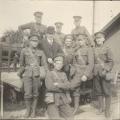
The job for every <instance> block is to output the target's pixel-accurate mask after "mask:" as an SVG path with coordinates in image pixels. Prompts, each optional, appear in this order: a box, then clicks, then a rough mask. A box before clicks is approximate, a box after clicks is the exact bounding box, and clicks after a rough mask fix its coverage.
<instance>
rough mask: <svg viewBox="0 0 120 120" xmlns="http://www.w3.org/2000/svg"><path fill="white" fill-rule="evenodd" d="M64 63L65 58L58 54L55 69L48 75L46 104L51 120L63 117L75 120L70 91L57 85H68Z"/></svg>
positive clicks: (55, 59)
mask: <svg viewBox="0 0 120 120" xmlns="http://www.w3.org/2000/svg"><path fill="white" fill-rule="evenodd" d="M63 63H64V57H63V55H62V54H58V55H57V56H56V57H55V58H54V69H53V70H52V71H49V72H48V73H47V75H46V80H45V84H46V88H47V93H46V100H45V101H46V103H47V105H48V106H47V112H48V116H49V118H50V119H60V118H61V117H63V118H65V120H73V114H72V108H71V107H70V105H69V104H70V102H71V100H70V97H69V95H68V91H67V90H64V89H59V88H58V87H57V86H56V85H54V84H55V83H58V84H59V83H60V84H61V83H62V84H67V83H68V80H67V76H66V74H65V73H64V72H63V71H62V67H63Z"/></svg>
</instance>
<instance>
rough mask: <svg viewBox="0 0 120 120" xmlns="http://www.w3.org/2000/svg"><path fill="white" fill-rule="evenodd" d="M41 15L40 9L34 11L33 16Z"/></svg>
mask: <svg viewBox="0 0 120 120" xmlns="http://www.w3.org/2000/svg"><path fill="white" fill-rule="evenodd" d="M42 15H43V13H42V12H40V11H36V12H34V16H36V17H41V16H42Z"/></svg>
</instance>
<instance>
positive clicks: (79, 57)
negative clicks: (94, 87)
mask: <svg viewBox="0 0 120 120" xmlns="http://www.w3.org/2000/svg"><path fill="white" fill-rule="evenodd" d="M73 64H74V66H75V68H76V74H75V76H74V78H73V83H74V80H75V82H76V80H78V81H81V77H82V76H83V75H85V76H86V77H87V79H88V80H90V79H91V78H92V72H93V67H94V56H93V50H92V48H91V47H87V46H84V47H80V48H78V50H77V51H76V52H75V56H74V63H73ZM79 92H80V87H78V88H76V90H75V92H74V96H79V95H80V93H79Z"/></svg>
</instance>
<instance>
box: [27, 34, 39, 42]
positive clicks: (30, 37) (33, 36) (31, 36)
mask: <svg viewBox="0 0 120 120" xmlns="http://www.w3.org/2000/svg"><path fill="white" fill-rule="evenodd" d="M35 37H37V39H35ZM32 38H34V39H32ZM29 40H30V41H38V40H39V35H37V34H31V35H30V36H29Z"/></svg>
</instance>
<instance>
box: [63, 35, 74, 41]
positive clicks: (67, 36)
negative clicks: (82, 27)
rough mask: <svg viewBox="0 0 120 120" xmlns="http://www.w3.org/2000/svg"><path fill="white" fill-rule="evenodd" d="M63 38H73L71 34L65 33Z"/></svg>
mask: <svg viewBox="0 0 120 120" xmlns="http://www.w3.org/2000/svg"><path fill="white" fill-rule="evenodd" d="M65 39H71V40H73V36H72V35H71V34H67V35H65Z"/></svg>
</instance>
